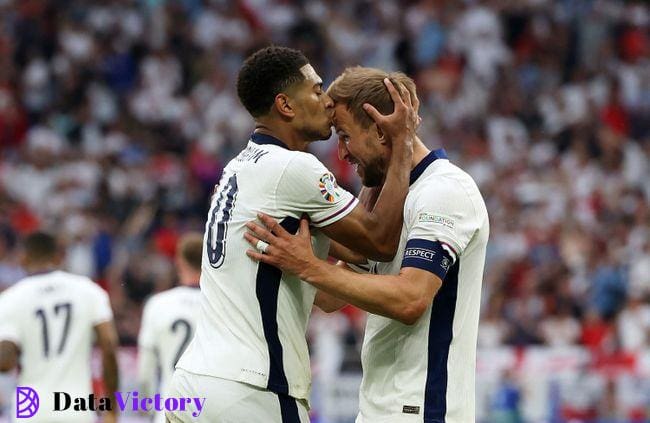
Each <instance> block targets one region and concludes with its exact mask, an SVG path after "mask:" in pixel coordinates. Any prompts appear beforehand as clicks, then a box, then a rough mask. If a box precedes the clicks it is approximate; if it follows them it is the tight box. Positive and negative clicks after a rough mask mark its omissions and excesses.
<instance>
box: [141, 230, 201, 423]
mask: <svg viewBox="0 0 650 423" xmlns="http://www.w3.org/2000/svg"><path fill="white" fill-rule="evenodd" d="M202 253H203V237H202V236H201V235H200V234H198V233H192V234H187V235H184V236H183V237H182V238H181V239H180V240H179V242H178V247H177V251H176V271H177V273H178V283H179V284H180V286H177V287H176V288H172V289H170V290H168V291H166V292H161V293H159V294H156V295H154V296H152V297H151V298H150V299H149V300H148V301H147V304H146V305H145V307H144V311H143V314H142V325H141V327H140V335H139V338H138V381H139V386H140V389H141V392H142V393H143V395H146V396H151V397H152V396H153V395H154V394H156V393H160V394H163V393H165V392H166V390H167V386H168V385H169V380H170V379H171V376H172V373H173V371H174V366H175V365H176V362H177V361H178V359H179V358H180V356H181V354H182V353H183V351H185V348H187V345H188V344H189V343H190V340H191V339H192V335H193V334H194V330H195V328H196V316H197V314H198V309H199V300H200V296H201V291H200V290H199V278H200V277H201V255H202ZM158 371H160V373H158ZM158 374H160V381H158ZM154 421H156V422H164V421H165V415H164V413H156V417H155V420H154Z"/></svg>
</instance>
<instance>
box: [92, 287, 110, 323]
mask: <svg viewBox="0 0 650 423" xmlns="http://www.w3.org/2000/svg"><path fill="white" fill-rule="evenodd" d="M90 282H91V283H92V285H91V288H90V289H91V292H92V296H93V300H94V307H92V310H91V322H92V324H93V326H96V325H98V324H100V323H104V322H109V321H111V320H113V310H112V309H111V302H110V299H109V297H108V294H107V293H106V291H104V290H103V289H102V288H100V287H99V286H98V285H97V284H96V283H95V282H93V281H90Z"/></svg>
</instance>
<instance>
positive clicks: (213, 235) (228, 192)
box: [207, 175, 238, 269]
mask: <svg viewBox="0 0 650 423" xmlns="http://www.w3.org/2000/svg"><path fill="white" fill-rule="evenodd" d="M225 178H226V175H224V176H223V177H222V178H221V179H222V182H223V179H225ZM237 190H238V188H237V175H232V176H231V177H230V178H228V182H226V184H225V185H221V186H220V187H219V190H218V191H217V193H216V194H215V197H214V198H215V199H214V200H213V201H214V203H213V205H212V210H211V211H210V224H209V225H208V236H207V244H208V245H207V247H208V259H209V260H210V265H211V266H212V267H214V268H215V269H218V268H220V267H221V265H223V261H224V259H225V258H226V235H227V234H228V222H230V219H232V210H233V207H234V206H235V200H236V199H237Z"/></svg>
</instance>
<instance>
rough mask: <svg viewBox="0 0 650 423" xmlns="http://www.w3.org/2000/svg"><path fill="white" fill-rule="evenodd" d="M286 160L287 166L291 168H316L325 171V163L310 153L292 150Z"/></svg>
mask: <svg viewBox="0 0 650 423" xmlns="http://www.w3.org/2000/svg"><path fill="white" fill-rule="evenodd" d="M291 153H292V154H291V156H290V157H289V160H288V162H287V168H288V169H291V170H303V171H305V170H307V171H309V170H318V171H319V172H320V171H327V168H326V167H325V165H324V164H323V163H322V162H321V161H320V160H318V158H317V157H316V156H314V155H313V154H311V153H305V152H302V151H292V152H291Z"/></svg>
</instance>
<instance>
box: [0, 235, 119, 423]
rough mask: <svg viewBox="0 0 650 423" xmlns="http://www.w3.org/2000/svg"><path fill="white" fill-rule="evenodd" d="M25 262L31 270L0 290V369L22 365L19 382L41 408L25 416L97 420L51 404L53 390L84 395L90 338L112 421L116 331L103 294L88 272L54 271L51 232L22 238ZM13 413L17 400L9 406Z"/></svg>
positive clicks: (48, 421)
mask: <svg viewBox="0 0 650 423" xmlns="http://www.w3.org/2000/svg"><path fill="white" fill-rule="evenodd" d="M24 254H25V256H24V262H23V263H24V268H25V270H26V271H27V272H28V274H29V275H30V276H28V277H26V278H24V279H23V280H21V281H20V282H18V283H16V284H15V285H13V286H12V287H10V288H9V289H7V290H6V291H4V292H3V293H2V294H0V371H3V372H6V371H10V370H12V369H15V368H19V370H20V374H19V376H18V384H19V386H28V387H30V388H32V389H34V390H36V392H37V393H38V394H39V397H40V409H39V411H38V412H37V414H36V415H35V416H34V417H32V418H31V419H30V420H29V421H30V422H44V423H58V422H61V423H73V422H85V423H90V422H95V421H96V415H95V413H94V412H93V411H87V412H84V411H74V409H73V407H70V409H69V410H68V411H52V410H53V409H54V394H53V392H55V391H56V392H66V393H68V394H69V395H70V396H71V397H73V398H74V397H82V398H86V400H87V399H88V396H89V395H90V394H91V393H92V392H93V390H92V384H91V366H90V360H91V352H92V347H93V342H94V341H96V342H97V344H98V345H99V348H100V350H101V355H102V365H103V378H104V388H105V391H106V393H105V395H106V396H109V397H110V398H111V402H112V404H113V410H112V411H106V412H104V422H114V421H116V420H117V419H116V413H117V409H118V407H117V403H116V402H115V398H114V397H113V395H114V394H113V393H114V392H115V391H116V390H117V389H118V369H117V360H116V348H117V333H116V330H115V325H114V324H113V312H112V310H111V305H110V302H109V298H108V295H107V294H106V292H104V291H103V290H102V289H101V288H100V287H99V286H98V285H97V284H95V283H94V282H93V281H91V280H90V279H88V278H87V277H85V276H78V275H73V274H70V273H66V272H63V271H61V270H56V269H57V267H58V266H59V264H60V263H61V259H62V254H61V251H60V249H59V246H58V245H57V241H56V239H55V238H54V237H53V236H51V235H49V234H46V233H42V232H36V233H33V234H31V235H29V236H28V237H27V238H26V239H25V242H24ZM11 409H12V413H15V406H12V408H11Z"/></svg>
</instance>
